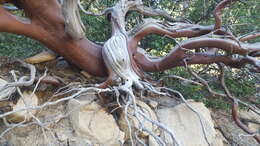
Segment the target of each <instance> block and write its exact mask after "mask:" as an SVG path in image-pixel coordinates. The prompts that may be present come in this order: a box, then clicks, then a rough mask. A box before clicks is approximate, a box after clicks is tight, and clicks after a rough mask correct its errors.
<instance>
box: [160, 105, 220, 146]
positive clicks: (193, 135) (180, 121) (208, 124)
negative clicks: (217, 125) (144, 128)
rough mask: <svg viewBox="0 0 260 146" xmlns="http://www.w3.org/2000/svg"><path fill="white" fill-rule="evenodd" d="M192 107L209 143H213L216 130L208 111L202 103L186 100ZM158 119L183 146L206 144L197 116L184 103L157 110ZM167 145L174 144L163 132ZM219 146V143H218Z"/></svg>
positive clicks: (206, 145) (203, 145) (204, 145)
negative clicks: (199, 116)
mask: <svg viewBox="0 0 260 146" xmlns="http://www.w3.org/2000/svg"><path fill="white" fill-rule="evenodd" d="M188 103H189V104H190V105H191V107H192V108H193V109H195V110H196V111H197V112H198V113H199V114H200V115H201V117H202V118H201V119H202V122H203V124H204V127H205V129H206V130H205V131H206V137H207V139H208V141H209V142H210V144H211V145H213V143H214V140H215V137H216V131H215V129H214V124H213V122H212V119H211V116H210V111H209V110H208V109H207V108H206V107H205V106H204V104H203V103H198V102H188ZM157 114H158V117H159V119H160V121H161V122H162V123H163V124H165V125H166V126H167V127H168V128H170V129H171V130H172V132H173V133H174V134H175V135H176V138H177V139H178V141H179V142H180V143H181V145H183V146H208V144H207V141H206V140H205V136H204V134H203V129H202V126H201V123H200V121H199V118H198V116H197V115H196V114H195V113H194V112H193V111H192V110H191V109H189V108H188V107H187V106H186V105H185V104H179V105H177V106H175V107H174V108H165V109H160V110H158V113H157ZM162 137H165V139H166V142H167V143H168V145H174V144H173V143H172V141H171V139H170V136H169V135H168V134H166V133H165V132H163V134H162ZM219 146H221V144H220V145H219Z"/></svg>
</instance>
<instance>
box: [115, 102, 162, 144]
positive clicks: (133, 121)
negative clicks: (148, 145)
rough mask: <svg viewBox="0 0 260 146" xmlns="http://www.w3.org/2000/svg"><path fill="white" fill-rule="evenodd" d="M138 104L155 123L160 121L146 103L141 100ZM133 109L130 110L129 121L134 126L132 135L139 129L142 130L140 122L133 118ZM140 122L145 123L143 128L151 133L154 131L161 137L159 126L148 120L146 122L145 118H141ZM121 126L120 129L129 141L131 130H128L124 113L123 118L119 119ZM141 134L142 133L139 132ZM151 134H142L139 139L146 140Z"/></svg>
mask: <svg viewBox="0 0 260 146" xmlns="http://www.w3.org/2000/svg"><path fill="white" fill-rule="evenodd" d="M136 104H137V106H138V107H140V108H141V109H142V110H143V112H144V114H146V115H147V116H148V117H149V118H150V119H152V120H154V121H158V118H157V116H156V114H155V112H154V111H153V110H152V109H151V108H150V107H149V106H148V105H147V104H146V103H144V102H142V101H140V100H136ZM133 112H134V111H133V109H132V108H129V111H128V113H130V114H128V120H129V122H130V123H131V126H132V133H134V132H135V131H137V130H138V129H140V127H139V121H138V120H137V118H136V117H134V116H132V114H133ZM140 120H141V121H142V122H143V126H144V127H145V128H146V129H148V130H149V131H153V132H155V133H157V134H158V135H159V131H158V128H157V126H155V125H153V124H152V123H151V122H149V121H147V120H144V118H143V117H140ZM119 126H120V129H121V130H123V131H124V132H125V134H126V137H125V139H129V129H128V124H127V121H126V119H125V113H124V112H122V113H121V116H120V119H119ZM138 132H140V131H138ZM148 135H149V134H148V133H147V132H143V131H142V132H141V133H140V135H139V137H141V138H144V137H147V136H148Z"/></svg>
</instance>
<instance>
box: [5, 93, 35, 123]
mask: <svg viewBox="0 0 260 146" xmlns="http://www.w3.org/2000/svg"><path fill="white" fill-rule="evenodd" d="M38 104H39V99H38V97H37V96H36V94H34V93H33V94H32V92H31V91H28V92H27V91H25V92H23V96H22V97H20V99H19V100H18V102H17V103H16V104H15V105H14V106H13V107H12V108H13V111H15V110H19V109H23V108H26V107H32V106H37V105H38ZM36 112H37V110H28V111H27V110H24V111H20V112H16V113H13V114H11V115H9V116H7V120H8V121H10V122H14V123H18V122H22V121H24V120H25V121H30V120H31V118H32V115H35V114H36Z"/></svg>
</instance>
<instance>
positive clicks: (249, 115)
mask: <svg viewBox="0 0 260 146" xmlns="http://www.w3.org/2000/svg"><path fill="white" fill-rule="evenodd" d="M239 116H240V117H241V118H243V119H247V120H251V121H255V122H257V123H260V116H259V115H257V114H256V113H254V112H253V111H251V110H250V111H244V110H243V111H239ZM247 126H248V128H250V129H251V130H253V131H254V132H258V131H260V125H259V124H255V123H253V122H248V125H247Z"/></svg>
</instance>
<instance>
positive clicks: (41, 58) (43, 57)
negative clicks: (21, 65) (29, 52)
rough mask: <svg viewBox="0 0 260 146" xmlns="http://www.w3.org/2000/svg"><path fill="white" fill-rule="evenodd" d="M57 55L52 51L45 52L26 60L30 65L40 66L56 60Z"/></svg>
mask: <svg viewBox="0 0 260 146" xmlns="http://www.w3.org/2000/svg"><path fill="white" fill-rule="evenodd" d="M56 57H57V55H56V54H55V53H53V52H50V51H44V52H41V53H39V54H36V55H35V56H32V57H29V58H26V59H25V62H27V63H30V64H38V63H42V62H47V61H51V60H54V59H56Z"/></svg>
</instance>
